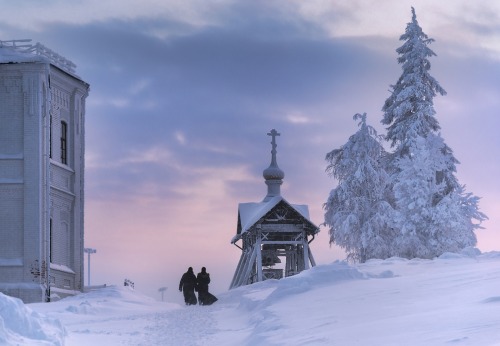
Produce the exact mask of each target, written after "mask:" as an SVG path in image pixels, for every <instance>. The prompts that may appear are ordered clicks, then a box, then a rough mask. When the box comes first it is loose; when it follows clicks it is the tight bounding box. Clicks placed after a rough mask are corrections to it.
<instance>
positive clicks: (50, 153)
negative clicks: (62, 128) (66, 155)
mask: <svg viewBox="0 0 500 346" xmlns="http://www.w3.org/2000/svg"><path fill="white" fill-rule="evenodd" d="M49 157H50V158H52V114H50V123H49Z"/></svg>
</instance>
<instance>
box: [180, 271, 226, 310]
mask: <svg viewBox="0 0 500 346" xmlns="http://www.w3.org/2000/svg"><path fill="white" fill-rule="evenodd" d="M208 284H210V274H209V273H207V269H206V268H205V267H203V268H201V272H200V273H198V275H197V276H195V275H194V272H193V268H192V267H189V268H188V271H187V272H185V273H184V274H183V275H182V278H181V282H180V283H179V291H181V292H182V293H184V302H185V303H186V305H196V304H197V303H198V302H199V303H200V305H211V304H213V303H215V302H216V301H217V298H216V297H215V296H214V295H213V294H211V293H210V292H208ZM195 291H197V292H198V299H196V295H195V293H194V292H195Z"/></svg>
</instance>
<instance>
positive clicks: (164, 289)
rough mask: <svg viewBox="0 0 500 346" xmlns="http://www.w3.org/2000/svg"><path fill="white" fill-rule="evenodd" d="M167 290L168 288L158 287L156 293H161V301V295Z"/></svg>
mask: <svg viewBox="0 0 500 346" xmlns="http://www.w3.org/2000/svg"><path fill="white" fill-rule="evenodd" d="M167 289H168V287H160V288H159V289H158V292H160V293H161V301H163V293H165V291H166V290H167Z"/></svg>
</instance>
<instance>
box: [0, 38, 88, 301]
mask: <svg viewBox="0 0 500 346" xmlns="http://www.w3.org/2000/svg"><path fill="white" fill-rule="evenodd" d="M74 68H75V65H74V64H73V63H72V62H71V61H69V60H67V59H65V58H63V57H62V56H60V55H58V54H57V53H55V52H53V51H51V50H50V49H47V48H46V47H44V46H42V45H40V44H35V45H31V44H30V40H17V41H0V292H2V293H4V294H7V295H11V296H15V297H18V298H21V299H22V300H23V301H24V302H25V303H30V302H40V301H50V300H51V299H52V300H54V299H57V298H59V297H64V296H67V295H71V294H75V293H77V292H79V291H81V290H82V289H83V201H84V192H83V187H84V174H83V173H84V148H85V146H84V144H85V141H84V139H85V136H84V135H85V130H84V120H85V99H86V98H87V96H88V92H89V85H88V84H87V83H85V82H84V81H83V80H82V79H81V78H80V77H78V76H77V75H76V74H75V70H74ZM47 263H50V265H47Z"/></svg>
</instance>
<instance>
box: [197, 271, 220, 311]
mask: <svg viewBox="0 0 500 346" xmlns="http://www.w3.org/2000/svg"><path fill="white" fill-rule="evenodd" d="M196 281H197V283H198V301H199V303H200V305H211V304H213V303H215V302H216V301H217V298H216V297H215V296H214V295H213V294H211V293H210V292H208V284H209V283H210V274H209V273H207V268H205V267H203V268H201V272H200V273H198V275H197V276H196Z"/></svg>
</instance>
